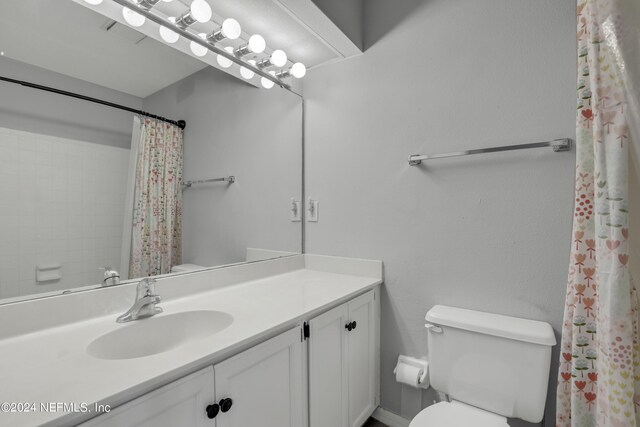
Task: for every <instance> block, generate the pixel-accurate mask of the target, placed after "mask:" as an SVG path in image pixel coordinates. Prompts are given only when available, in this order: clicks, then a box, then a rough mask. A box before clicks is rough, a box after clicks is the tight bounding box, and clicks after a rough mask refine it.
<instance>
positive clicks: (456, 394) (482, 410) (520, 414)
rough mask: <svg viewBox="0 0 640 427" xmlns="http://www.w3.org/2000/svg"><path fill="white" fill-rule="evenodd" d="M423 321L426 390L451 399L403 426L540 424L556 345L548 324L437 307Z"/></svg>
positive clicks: (489, 426) (427, 410) (433, 406)
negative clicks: (515, 420) (511, 420)
mask: <svg viewBox="0 0 640 427" xmlns="http://www.w3.org/2000/svg"><path fill="white" fill-rule="evenodd" d="M425 320H426V321H427V323H426V325H425V326H426V328H427V330H428V348H429V352H428V353H429V380H430V382H431V387H433V388H434V389H435V390H437V391H439V392H442V393H444V394H446V395H447V396H449V398H450V399H451V400H452V401H451V402H440V403H436V404H434V405H431V406H429V407H427V408H425V409H423V410H422V411H421V412H420V413H418V415H416V417H415V418H414V419H413V420H412V421H411V423H410V424H409V427H508V424H507V418H520V419H522V420H525V421H529V422H532V423H539V422H540V421H542V417H543V415H544V406H545V402H546V396H547V384H548V380H549V370H550V367H551V348H552V347H553V346H554V345H555V344H556V339H555V335H554V333H553V329H552V328H551V325H549V324H548V323H545V322H538V321H535V320H528V319H521V318H516V317H509V316H502V315H498V314H491V313H483V312H479V311H473V310H466V309H461V308H455V307H447V306H442V305H437V306H434V307H433V308H432V309H431V310H429V311H428V312H427V315H426V317H425ZM523 385H524V386H523Z"/></svg>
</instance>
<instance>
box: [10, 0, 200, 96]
mask: <svg viewBox="0 0 640 427" xmlns="http://www.w3.org/2000/svg"><path fill="white" fill-rule="evenodd" d="M112 22H113V21H111V20H110V19H107V18H106V17H104V16H102V15H99V14H97V13H95V12H93V11H92V10H90V9H87V8H85V7H82V6H81V5H78V4H76V3H74V2H72V1H71V0H44V1H43V0H2V1H0V51H3V52H4V54H5V56H6V57H8V58H12V59H15V60H18V61H22V62H26V63H28V64H31V65H35V66H38V67H41V68H45V69H48V70H51V71H55V72H57V73H61V74H65V75H68V76H71V77H75V78H78V79H81V80H85V81H88V82H91V83H95V84H98V85H101V86H105V87H108V88H111V89H115V90H118V91H121V92H125V93H128V94H131V95H135V96H139V97H142V98H144V97H147V96H149V95H151V94H152V93H154V92H156V91H158V90H160V89H162V88H164V87H166V86H168V85H170V84H172V83H174V82H176V81H178V80H181V79H183V78H184V77H186V76H188V75H190V74H193V73H194V72H196V71H198V70H200V69H202V68H204V67H205V66H206V64H204V63H202V62H201V61H198V60H196V59H194V58H192V57H190V56H187V55H184V54H183V53H181V52H178V51H176V50H175V49H172V48H170V47H168V46H166V45H164V44H162V43H159V42H157V41H155V40H153V39H151V38H149V37H143V36H142V35H141V34H139V33H138V32H136V31H133V30H130V29H128V28H126V27H125V26H123V25H121V24H117V25H116V26H115V27H114V28H112V29H111V30H110V31H105V27H106V25H107V24H108V23H112Z"/></svg>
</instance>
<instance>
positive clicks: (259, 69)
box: [85, 0, 306, 90]
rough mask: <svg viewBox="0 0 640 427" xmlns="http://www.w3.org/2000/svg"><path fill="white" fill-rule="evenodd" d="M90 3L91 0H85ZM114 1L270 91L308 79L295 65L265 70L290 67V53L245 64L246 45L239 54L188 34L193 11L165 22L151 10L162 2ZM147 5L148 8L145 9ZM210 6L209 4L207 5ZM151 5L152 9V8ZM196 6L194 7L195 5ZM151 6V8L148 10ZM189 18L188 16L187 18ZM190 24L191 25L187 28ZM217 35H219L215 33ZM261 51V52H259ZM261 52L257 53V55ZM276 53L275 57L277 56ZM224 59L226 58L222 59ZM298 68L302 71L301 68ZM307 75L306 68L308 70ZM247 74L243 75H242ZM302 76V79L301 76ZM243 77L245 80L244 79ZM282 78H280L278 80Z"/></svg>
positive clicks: (239, 50) (202, 0)
mask: <svg viewBox="0 0 640 427" xmlns="http://www.w3.org/2000/svg"><path fill="white" fill-rule="evenodd" d="M85 1H87V0H85ZM112 1H113V2H115V3H117V4H119V5H121V6H122V7H124V8H127V9H130V10H131V11H133V12H135V13H138V14H140V15H142V16H143V17H144V18H147V19H149V20H150V21H152V22H155V23H156V24H158V25H160V26H161V27H165V28H167V29H169V30H170V31H173V32H175V33H177V34H178V35H180V36H182V37H184V38H185V39H187V40H189V41H191V42H192V43H194V44H197V45H200V46H202V47H204V48H206V49H208V50H210V51H211V52H213V53H215V54H217V55H219V56H220V57H223V58H225V59H227V60H228V61H231V62H232V63H235V64H237V65H239V66H240V67H242V68H241V71H242V69H243V68H244V70H245V71H251V72H253V73H255V74H257V75H258V76H260V77H261V78H262V79H261V82H262V83H263V84H262V86H263V87H266V88H270V87H273V85H274V84H276V85H278V86H280V87H282V88H284V89H288V90H291V85H289V84H287V83H284V82H283V81H282V80H281V78H285V77H290V76H293V77H297V78H301V77H302V76H304V73H292V72H291V71H292V70H293V69H294V67H293V66H292V68H291V69H289V70H280V72H278V73H276V72H275V71H270V72H267V71H266V70H264V68H267V67H270V66H277V67H281V66H284V65H286V62H287V59H286V54H285V53H284V52H283V51H282V50H275V51H274V52H273V53H272V54H271V55H270V56H269V57H268V58H265V59H263V60H262V61H260V62H258V63H255V61H253V60H251V61H244V60H243V59H242V57H243V56H244V55H246V54H247V52H248V50H249V49H246V48H245V47H244V46H243V47H241V48H240V49H237V50H236V51H234V50H232V49H230V50H226V49H222V48H220V47H218V46H216V45H215V44H213V43H211V42H213V41H214V40H215V39H218V37H215V36H214V37H210V38H208V37H207V38H202V37H200V36H199V35H198V34H194V33H192V32H190V31H187V29H188V26H189V25H192V24H193V23H195V22H196V19H195V17H193V16H192V14H193V11H192V10H191V9H190V10H188V11H187V12H185V13H184V14H183V15H182V16H180V17H179V18H177V19H176V21H175V23H174V22H172V21H170V20H168V19H165V18H163V17H160V16H158V15H156V14H154V13H152V12H151V9H152V7H153V5H155V3H158V1H154V0H143V1H142V2H140V3H138V2H136V1H132V0H112ZM196 2H202V3H206V1H205V0H194V2H193V3H196ZM143 4H144V6H143ZM206 4H207V5H208V3H206ZM149 5H150V7H149ZM192 6H193V4H192ZM147 7H148V8H147ZM187 15H188V16H187ZM185 24H187V25H185ZM221 31H222V30H220V31H218V33H220V35H222V33H221ZM214 34H215V33H214ZM208 40H210V41H211V42H209V41H208ZM215 41H217V40H215ZM256 50H258V49H256ZM256 53H257V52H256ZM274 54H275V57H274ZM283 57H284V58H285V60H284V61H282V58H283ZM219 59H222V58H219ZM297 64H300V66H302V67H304V65H302V64H301V63H296V64H294V66H296V65H297ZM298 68H300V67H299V66H298ZM305 72H306V69H305ZM241 74H243V73H241ZM297 74H298V75H300V74H302V75H301V76H300V77H298V76H297ZM244 75H248V74H247V73H244ZM244 75H243V77H244ZM278 76H279V77H278ZM266 82H270V83H271V84H270V85H268V84H267V85H265V83H266Z"/></svg>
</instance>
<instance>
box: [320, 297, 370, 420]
mask: <svg viewBox="0 0 640 427" xmlns="http://www.w3.org/2000/svg"><path fill="white" fill-rule="evenodd" d="M374 292H375V291H371V292H367V293H366V294H364V295H362V296H360V297H358V298H355V299H354V300H352V301H350V302H348V303H345V304H343V305H341V306H339V307H336V308H334V309H333V310H330V311H328V312H326V313H324V314H322V315H320V316H318V317H316V318H314V319H311V321H310V322H309V326H310V334H309V335H310V336H309V417H310V426H311V427H360V426H362V424H364V422H365V421H366V420H367V419H368V418H369V416H370V415H371V414H372V413H373V411H374V409H375V407H376V394H377V380H376V378H377V377H376V369H377V367H376V366H377V356H376V352H377V347H376V342H377V341H376V340H377V327H378V326H377V325H378V323H377V319H376V313H377V310H376V306H375V300H374V295H375V293H374Z"/></svg>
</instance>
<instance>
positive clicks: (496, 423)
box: [409, 401, 509, 427]
mask: <svg viewBox="0 0 640 427" xmlns="http://www.w3.org/2000/svg"><path fill="white" fill-rule="evenodd" d="M467 426H468V427H509V424H507V418H506V417H503V416H501V415H498V414H494V413H491V412H488V411H484V410H482V409H479V408H476V407H474V406H471V405H467V404H464V403H462V402H455V401H453V402H440V403H436V404H435V405H431V406H429V407H427V408H425V409H423V410H422V411H420V413H419V414H418V415H416V417H415V418H414V419H413V420H411V423H410V424H409V427H467Z"/></svg>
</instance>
